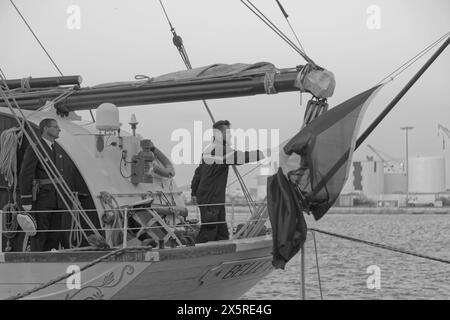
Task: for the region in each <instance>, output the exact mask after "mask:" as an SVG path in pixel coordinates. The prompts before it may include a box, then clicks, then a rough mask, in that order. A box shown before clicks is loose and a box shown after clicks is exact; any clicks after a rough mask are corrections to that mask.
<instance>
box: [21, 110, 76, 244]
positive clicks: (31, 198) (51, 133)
mask: <svg viewBox="0 0 450 320" xmlns="http://www.w3.org/2000/svg"><path fill="white" fill-rule="evenodd" d="M60 131H61V129H60V128H59V126H58V122H57V121H56V120H55V119H51V118H46V119H43V120H42V121H41V122H40V123H39V132H40V134H41V137H40V142H41V144H42V146H43V148H44V149H45V152H44V150H42V149H41V147H40V146H39V144H36V147H37V148H38V149H39V150H40V151H41V153H42V155H43V156H44V158H46V159H45V160H46V161H48V160H49V159H48V158H47V155H46V154H48V155H49V157H50V160H51V161H52V162H53V163H54V164H55V166H56V168H57V170H58V171H59V173H60V174H61V175H67V174H68V173H69V174H70V172H64V169H65V168H64V166H63V153H62V149H61V147H60V146H58V145H57V144H56V143H55V140H56V139H58V138H59V133H60ZM19 183H20V189H21V200H22V207H23V208H24V209H25V210H27V211H29V210H30V209H33V211H36V212H33V216H34V218H35V220H36V223H37V231H38V232H37V234H36V235H35V236H34V237H32V238H31V241H30V242H31V251H49V250H52V249H57V250H58V249H59V245H60V243H61V245H62V246H63V247H66V248H68V237H67V236H66V235H65V233H67V232H65V233H62V232H39V231H40V230H61V229H63V223H62V221H63V220H67V219H65V218H66V217H63V215H64V216H65V215H68V213H67V212H62V211H57V212H53V211H54V210H67V208H66V206H65V205H64V202H63V201H62V199H61V197H60V196H59V194H58V192H57V191H56V189H55V186H54V185H53V183H52V181H51V179H50V177H49V176H48V175H47V172H46V171H45V169H44V166H43V165H42V163H41V162H40V161H39V159H38V157H37V156H36V154H35V153H34V151H33V148H32V147H31V145H29V146H28V147H27V149H26V150H25V154H24V156H23V160H22V166H21V170H20V174H19ZM56 183H58V182H56ZM68 203H69V202H68Z"/></svg>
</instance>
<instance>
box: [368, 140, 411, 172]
mask: <svg viewBox="0 0 450 320" xmlns="http://www.w3.org/2000/svg"><path fill="white" fill-rule="evenodd" d="M367 147H368V148H369V149H370V150H371V151H372V152H373V153H374V154H375V155H377V157H378V158H380V160H381V162H382V163H383V167H384V168H385V169H387V170H389V171H395V172H398V171H403V170H404V166H403V162H401V161H399V160H398V159H395V158H393V157H391V156H390V155H388V154H386V153H385V152H383V151H381V150H378V149H375V148H374V147H373V146H371V145H370V144H368V145H367Z"/></svg>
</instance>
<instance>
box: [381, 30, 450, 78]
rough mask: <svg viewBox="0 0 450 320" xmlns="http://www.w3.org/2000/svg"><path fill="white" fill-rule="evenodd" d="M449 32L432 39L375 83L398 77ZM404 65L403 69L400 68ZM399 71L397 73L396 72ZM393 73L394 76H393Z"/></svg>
mask: <svg viewBox="0 0 450 320" xmlns="http://www.w3.org/2000/svg"><path fill="white" fill-rule="evenodd" d="M449 34H450V32H447V33H445V34H444V35H443V36H441V37H440V38H439V39H437V40H436V41H434V42H433V43H431V44H430V45H428V46H427V47H425V48H424V49H423V50H422V51H420V52H419V53H418V54H416V55H415V56H414V57H412V58H411V59H409V60H408V61H406V62H405V63H404V64H402V65H401V66H400V67H398V68H397V69H395V70H394V71H392V72H391V73H390V74H389V75H387V76H386V77H384V78H383V79H381V80H380V81H379V82H378V83H377V84H376V85H379V84H381V83H383V81H384V80H386V79H388V78H389V79H390V81H392V80H394V78H396V77H398V76H399V75H400V74H401V73H403V72H404V71H405V70H406V69H408V68H409V67H410V66H411V65H413V64H414V63H415V62H416V61H417V60H419V59H420V58H421V57H422V56H424V55H425V54H427V53H428V51H430V50H431V49H433V48H434V47H435V46H437V45H438V43H439V42H441V41H442V40H444V39H445V38H446V37H447V36H448V35H449ZM404 66H406V67H405V68H404V69H403V70H401V69H402V68H403V67H404ZM399 70H401V71H399ZM397 71H399V72H398V73H397V74H396V72H397ZM394 74H395V76H394Z"/></svg>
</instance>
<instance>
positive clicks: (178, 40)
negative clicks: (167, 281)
mask: <svg viewBox="0 0 450 320" xmlns="http://www.w3.org/2000/svg"><path fill="white" fill-rule="evenodd" d="M159 3H160V4H161V7H162V9H163V11H164V14H165V16H166V19H167V22H168V23H169V26H170V31H171V32H172V34H173V43H174V45H175V46H176V47H177V49H178V52H179V53H180V55H181V58H182V59H183V62H184V64H185V66H186V68H187V69H188V70H191V69H192V65H191V62H190V60H189V57H188V55H187V52H186V49H185V47H184V45H183V40H182V39H181V37H180V36H178V35H177V33H176V31H175V28H174V27H173V25H172V23H171V21H170V19H169V16H168V15H167V12H166V9H165V7H164V5H163V3H162V0H159ZM202 101H203V105H204V106H205V108H206V111H207V112H208V114H209V117H210V118H211V121H212V123H214V122H215V120H214V116H213V114H212V112H211V110H210V108H209V105H208V103H207V102H206V101H205V100H202ZM232 168H233V171H234V173H235V175H236V177H237V179H238V180H239V184H240V185H241V189H242V192H243V193H244V197H245V199H246V200H247V203H248V206H249V208H250V211H251V212H252V213H253V211H254V210H256V207H255V205H254V204H253V199H252V197H251V195H250V192H249V191H248V189H247V186H246V185H245V182H244V180H243V179H242V177H241V175H240V173H239V171H238V169H237V168H236V166H234V165H233V166H232Z"/></svg>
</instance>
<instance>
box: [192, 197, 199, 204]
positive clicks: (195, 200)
mask: <svg viewBox="0 0 450 320" xmlns="http://www.w3.org/2000/svg"><path fill="white" fill-rule="evenodd" d="M191 200H192V203H193V204H198V203H197V197H195V196H192V198H191Z"/></svg>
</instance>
